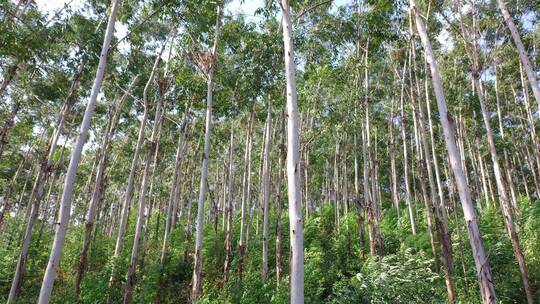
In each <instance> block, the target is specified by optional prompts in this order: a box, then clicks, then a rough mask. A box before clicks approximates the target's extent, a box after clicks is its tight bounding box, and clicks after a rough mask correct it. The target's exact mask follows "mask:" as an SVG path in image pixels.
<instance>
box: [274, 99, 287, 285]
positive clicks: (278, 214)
mask: <svg viewBox="0 0 540 304" xmlns="http://www.w3.org/2000/svg"><path fill="white" fill-rule="evenodd" d="M280 138H281V139H280V145H279V160H278V170H277V180H276V192H277V198H276V204H277V211H276V283H277V285H279V284H280V281H281V264H282V263H283V262H282V260H283V253H282V251H283V249H282V240H281V237H282V236H281V225H282V223H281V216H282V213H283V204H282V202H281V178H282V176H283V163H284V162H285V109H283V110H282V111H281V129H280Z"/></svg>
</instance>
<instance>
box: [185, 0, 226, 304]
mask: <svg viewBox="0 0 540 304" xmlns="http://www.w3.org/2000/svg"><path fill="white" fill-rule="evenodd" d="M216 15H217V16H216V28H215V33H214V45H213V46H212V50H211V53H210V54H211V56H212V59H211V61H210V62H209V67H208V74H207V76H208V91H207V95H206V126H205V132H204V152H203V158H202V166H201V184H200V189H199V201H198V205H197V226H196V232H195V233H196V235H195V261H194V267H193V283H192V290H191V300H192V302H194V303H195V302H197V300H198V299H199V296H200V294H201V289H202V279H203V278H202V243H203V229H204V202H205V201H206V192H207V189H208V181H207V180H208V158H209V153H210V132H211V130H212V97H213V94H214V69H215V64H216V59H217V57H216V56H217V44H218V38H219V30H220V27H221V5H220V4H218V6H217V12H216Z"/></svg>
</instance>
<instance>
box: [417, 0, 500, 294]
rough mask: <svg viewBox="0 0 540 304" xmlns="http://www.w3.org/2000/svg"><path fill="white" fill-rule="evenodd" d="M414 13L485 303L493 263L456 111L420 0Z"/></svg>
mask: <svg viewBox="0 0 540 304" xmlns="http://www.w3.org/2000/svg"><path fill="white" fill-rule="evenodd" d="M409 3H410V8H411V13H412V14H413V15H414V18H415V21H416V27H417V29H418V33H419V35H420V38H421V40H422V45H423V47H424V54H425V56H426V60H427V62H428V64H429V67H430V70H431V77H432V82H433V87H434V90H435V96H436V98H437V106H438V109H439V115H440V119H441V124H442V127H443V133H444V139H445V142H446V149H447V152H448V156H449V158H450V164H451V166H452V170H453V171H454V176H455V180H456V184H457V188H458V192H459V196H460V199H461V204H462V207H463V214H464V217H465V220H466V222H467V229H468V232H469V239H470V243H471V247H472V252H473V257H474V261H475V264H476V270H477V274H478V283H479V286H480V293H481V295H482V299H483V301H484V303H486V304H487V303H495V302H496V295H495V289H494V286H493V276H492V274H491V268H490V266H489V263H488V260H487V256H486V254H485V252H484V246H483V244H482V239H481V236H480V230H479V229H478V223H477V221H476V215H475V213H474V209H473V206H472V200H471V194H470V190H469V185H468V184H467V182H466V180H465V175H464V173H463V168H462V166H461V162H460V161H461V156H460V154H459V152H458V150H457V147H456V143H455V139H454V129H455V125H454V122H453V119H452V115H451V114H450V112H448V109H447V105H446V100H445V97H444V91H443V86H442V81H441V76H440V74H439V67H438V65H437V61H436V60H435V55H434V53H433V50H432V49H431V42H430V41H429V37H428V33H427V30H426V26H425V24H424V21H423V20H422V17H421V16H420V12H419V10H418V7H417V4H416V0H410V2H409Z"/></svg>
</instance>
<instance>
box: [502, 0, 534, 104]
mask: <svg viewBox="0 0 540 304" xmlns="http://www.w3.org/2000/svg"><path fill="white" fill-rule="evenodd" d="M497 4H498V5H499V9H500V10H501V13H502V15H503V18H504V21H506V25H507V26H508V29H509V30H510V34H512V39H513V40H514V44H515V45H516V48H517V50H518V53H519V59H520V61H521V64H522V65H523V68H524V69H525V73H526V74H527V78H528V80H529V83H530V85H531V88H532V90H533V95H534V98H535V99H536V103H537V104H538V110H539V111H540V87H539V86H538V82H537V80H536V73H535V71H534V70H533V66H532V64H531V62H530V60H529V56H528V55H527V52H526V51H525V46H524V45H523V42H522V41H521V37H520V36H519V33H518V30H517V28H516V25H515V24H514V20H513V19H512V16H511V15H510V12H509V11H508V8H507V7H506V3H505V0H497Z"/></svg>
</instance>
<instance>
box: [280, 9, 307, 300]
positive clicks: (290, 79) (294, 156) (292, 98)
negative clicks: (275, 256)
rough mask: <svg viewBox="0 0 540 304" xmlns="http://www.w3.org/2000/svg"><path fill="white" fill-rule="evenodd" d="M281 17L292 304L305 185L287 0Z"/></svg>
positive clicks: (300, 266) (298, 278)
mask: <svg viewBox="0 0 540 304" xmlns="http://www.w3.org/2000/svg"><path fill="white" fill-rule="evenodd" d="M281 12H282V14H283V17H282V19H281V22H282V26H283V44H284V51H285V52H284V53H285V78H286V80H287V190H288V194H289V195H288V200H289V225H290V226H289V232H290V242H291V256H290V259H291V260H290V261H291V264H290V265H291V276H290V301H291V304H301V303H304V231H303V225H302V197H301V196H302V188H301V185H300V136H299V134H298V97H297V93H296V79H295V73H296V66H295V63H294V50H293V37H292V24H291V11H290V7H289V1H288V0H281Z"/></svg>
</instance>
